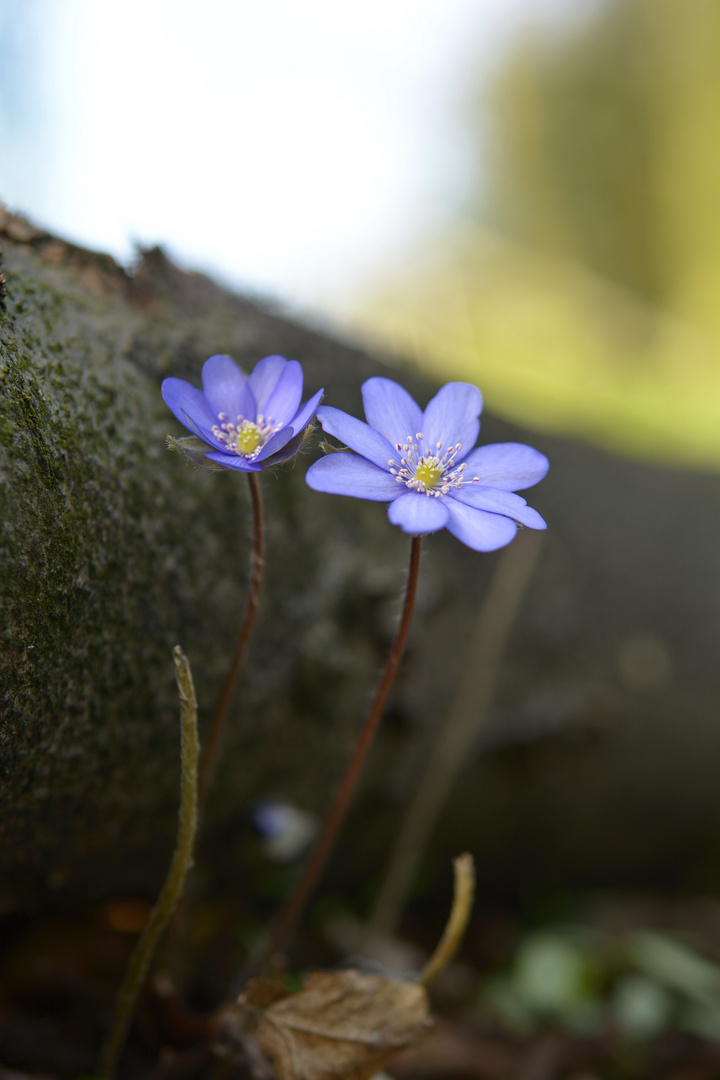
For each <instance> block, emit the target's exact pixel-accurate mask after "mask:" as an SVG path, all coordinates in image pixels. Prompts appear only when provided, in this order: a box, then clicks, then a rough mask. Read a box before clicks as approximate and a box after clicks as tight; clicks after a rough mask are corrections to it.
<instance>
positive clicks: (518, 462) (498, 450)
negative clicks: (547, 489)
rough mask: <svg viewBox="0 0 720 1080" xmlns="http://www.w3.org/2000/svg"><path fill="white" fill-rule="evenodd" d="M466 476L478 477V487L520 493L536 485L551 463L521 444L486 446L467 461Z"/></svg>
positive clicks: (480, 447)
mask: <svg viewBox="0 0 720 1080" xmlns="http://www.w3.org/2000/svg"><path fill="white" fill-rule="evenodd" d="M465 460H466V462H467V469H466V470H465V475H466V476H467V477H468V478H469V477H472V476H477V477H479V479H480V483H481V484H483V485H486V486H488V487H494V488H502V489H503V490H504V491H522V490H523V488H529V487H532V486H533V484H537V483H539V481H540V480H542V478H543V477H544V476H545V474H546V473H547V471H548V469H549V468H550V462H549V461H548V459H547V458H546V457H545V455H544V454H541V453H540V451H539V450H533V448H532V446H525V444H524V443H513V442H508V443H488V444H487V446H478V448H477V450H473V451H472V453H471V454H468V456H467V457H466V459H465Z"/></svg>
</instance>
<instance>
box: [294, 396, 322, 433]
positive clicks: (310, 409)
mask: <svg viewBox="0 0 720 1080" xmlns="http://www.w3.org/2000/svg"><path fill="white" fill-rule="evenodd" d="M324 393H325V391H324V390H318V392H317V393H316V394H313V396H312V397H311V398H308V400H307V401H306V402H305V404H304V405H303V407H302V409H300V410H299V411H298V414H297V416H293V418H292V420H291V422H290V427H291V428H292V429H293V433H294V434H295V435H297V434H298V433H299V432H301V431H304V430H305V428H306V427H307V426H308V424H309V423H310V421H311V420H312V418H313V416H314V415H315V413H316V412H317V407H318V405H319V404H320V402H321V401H322V396H323V394H324Z"/></svg>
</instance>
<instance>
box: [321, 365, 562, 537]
mask: <svg viewBox="0 0 720 1080" xmlns="http://www.w3.org/2000/svg"><path fill="white" fill-rule="evenodd" d="M362 394H363V404H364V406H365V416H366V417H367V420H368V423H367V424H364V423H363V422H362V420H357V419H355V417H353V416H350V415H349V414H348V413H344V412H341V410H340V409H334V408H332V407H331V406H323V407H322V408H321V409H318V414H317V415H318V420H319V421H320V423H321V424H322V426H323V428H324V430H325V431H326V432H327V433H328V434H329V435H333V436H335V438H337V439H339V440H340V441H341V442H343V443H344V444H345V446H347V447H349V448H350V449H351V450H354V451H355V453H354V454H348V453H335V454H329V455H328V456H327V457H324V458H321V459H320V461H316V462H315V464H314V465H311V466H310V468H309V470H308V472H307V477H306V478H307V482H308V484H309V485H310V487H311V488H313V489H314V490H315V491H324V492H327V493H328V494H331V495H351V496H354V497H355V498H358V499H372V500H374V501H376V502H389V503H390V506H389V507H388V517H389V519H390V521H391V522H392V524H393V525H399V526H400V528H401V529H402V530H403V531H404V532H406V533H410V535H412V536H420V535H423V534H425V533H432V532H437V531H438V530H439V529H448V530H449V531H450V532H451V533H452V534H453V536H456V537H457V538H458V540H461V541H462V542H463V543H464V544H467V546H468V547H470V548H473V549H474V550H475V551H495V550H496V549H497V548H501V547H504V546H505V545H506V544H509V543H510V541H511V540H512V539H513V537H514V536H515V534H516V532H517V527H518V525H525V526H527V527H528V528H530V529H545V528H546V527H547V526H546V524H545V522H544V521H543V519H542V518H541V517H540V515H539V514H538V513H537V511H536V510H533V509H531V508H530V507H529V506H528V505H527V503H526V501H525V499H523V498H522V497H521V496H520V495H516V494H515V492H516V491H519V490H522V489H523V488H528V487H532V485H533V484H537V482H538V481H539V480H542V478H543V477H544V476H545V474H546V473H547V471H548V467H549V463H548V460H547V458H546V457H545V455H544V454H541V453H539V452H538V451H537V450H533V449H532V447H530V446H525V445H523V444H522V443H492V444H488V445H487V446H480V447H477V448H476V449H473V447H474V446H475V442H476V440H477V437H478V433H479V431H480V420H479V416H480V412H481V411H482V396H481V394H480V391H479V390H478V389H477V387H475V386H471V385H470V384H469V383H461V382H452V383H448V384H447V385H446V386H443V388H442V389H441V390H440V391H439V392H438V393H437V394H436V395H435V397H434V398H433V399H432V401H431V402H430V404H429V405H428V407H427V408H426V409H425V412H422V411H421V409H420V408H419V406H418V405H417V404H416V403H415V401H414V400H413V399H412V398H411V397H410V395H409V394H408V392H407V391H406V390H404V389H403V388H402V386H399V385H398V384H397V383H396V382H393V381H392V379H382V378H372V379H368V380H367V382H366V383H364V384H363V388H362Z"/></svg>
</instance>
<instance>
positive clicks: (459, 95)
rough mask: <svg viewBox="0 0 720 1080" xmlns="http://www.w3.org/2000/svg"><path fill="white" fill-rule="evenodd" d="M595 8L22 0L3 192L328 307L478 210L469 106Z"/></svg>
mask: <svg viewBox="0 0 720 1080" xmlns="http://www.w3.org/2000/svg"><path fill="white" fill-rule="evenodd" d="M591 2H592V0H356V2H354V3H352V2H350V3H347V2H345V3H344V2H342V0H257V2H256V0H202V3H198V2H197V0H192V2H191V0H122V2H120V0H22V3H19V2H18V0H0V61H1V62H2V70H0V145H2V146H3V160H2V162H1V163H0V198H1V199H3V200H4V201H5V202H6V203H7V204H8V205H10V206H11V207H12V208H15V209H19V210H22V211H24V212H26V213H28V214H29V215H30V216H31V217H32V218H33V219H35V220H36V221H38V222H39V223H41V224H44V225H46V226H48V227H49V228H51V229H52V230H54V231H56V232H58V233H60V234H61V235H64V236H66V237H68V238H70V239H73V240H76V241H77V242H80V243H83V244H86V245H88V246H92V247H98V248H103V249H105V250H108V251H111V252H112V253H113V254H114V255H116V256H117V257H118V258H120V259H121V260H127V259H129V258H130V257H131V255H132V250H133V247H132V245H133V241H138V242H140V243H143V244H153V243H158V242H159V243H163V244H164V245H166V246H167V248H168V249H169V250H170V252H171V253H172V254H173V255H174V256H175V257H176V258H178V259H179V260H180V261H181V262H183V263H185V264H188V265H191V266H194V267H198V268H203V269H207V270H208V271H210V272H211V273H214V274H215V275H217V276H220V277H221V278H223V279H224V280H225V281H227V282H229V283H231V284H233V285H235V286H238V287H241V288H246V289H249V290H251V291H252V292H256V293H257V292H259V293H264V294H267V295H270V296H275V297H279V298H281V299H284V300H286V301H288V302H290V303H294V304H300V305H307V306H310V307H315V308H317V309H319V310H322V308H323V306H324V302H323V301H324V298H325V297H327V296H329V295H330V294H332V293H333V292H337V291H338V290H339V291H342V290H345V289H349V288H351V287H352V284H353V282H354V281H356V280H358V279H359V278H361V277H362V275H363V274H364V273H366V272H367V271H368V270H369V269H370V268H371V267H372V266H374V265H376V264H378V262H380V261H381V260H382V258H383V256H386V255H388V254H390V253H391V252H393V250H397V248H398V247H399V246H401V245H402V244H403V243H404V242H405V241H407V240H409V239H410V238H412V237H413V236H415V235H417V233H418V232H419V231H421V230H422V229H423V228H424V227H426V226H427V225H428V223H429V222H431V221H432V220H433V218H434V217H436V216H438V215H443V214H447V213H452V212H453V210H455V209H457V208H459V207H460V206H461V205H462V201H463V198H464V194H465V184H466V182H467V178H468V174H469V161H470V158H469V152H470V151H469V146H468V145H467V144H466V142H465V140H464V135H463V128H462V115H461V108H460V106H461V103H462V100H463V94H464V93H466V92H467V88H468V86H471V85H474V84H477V82H478V80H479V79H480V78H481V77H482V74H483V73H484V72H487V71H489V70H491V68H492V64H493V63H495V62H496V61H497V58H498V56H499V55H501V54H502V49H503V46H504V43H505V42H506V41H507V40H508V38H509V37H510V35H511V34H512V33H513V31H514V30H515V29H516V28H517V27H518V25H519V24H521V22H522V21H524V20H527V19H529V18H537V19H541V20H544V19H547V18H555V17H557V16H558V14H559V13H562V12H566V11H567V9H568V8H570V9H575V10H577V9H578V8H582V7H583V6H585V7H587V5H588V4H589V3H591Z"/></svg>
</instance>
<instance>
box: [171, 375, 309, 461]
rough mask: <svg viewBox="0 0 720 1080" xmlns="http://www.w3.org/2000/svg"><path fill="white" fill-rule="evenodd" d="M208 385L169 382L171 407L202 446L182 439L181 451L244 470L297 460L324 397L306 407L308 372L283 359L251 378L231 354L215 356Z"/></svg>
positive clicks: (206, 379) (206, 380) (205, 379)
mask: <svg viewBox="0 0 720 1080" xmlns="http://www.w3.org/2000/svg"><path fill="white" fill-rule="evenodd" d="M202 384H203V388H202V390H198V389H197V388H196V387H194V386H193V385H192V384H191V383H189V382H186V381H185V380H184V379H164V380H163V384H162V396H163V398H164V400H165V404H166V405H167V406H168V408H169V409H170V410H171V412H173V413H174V415H175V416H176V417H177V418H178V420H179V421H180V423H181V424H184V425H185V427H186V428H187V429H188V430H189V431H192V433H193V435H195V436H196V438H197V439H200V440H201V443H202V445H200V444H198V443H196V442H195V440H193V439H188V440H178V442H179V445H180V448H181V449H182V450H184V452H185V453H186V454H187V455H188V456H189V457H191V458H192V459H193V460H194V461H197V462H199V463H200V464H204V463H206V462H207V464H208V467H209V468H224V469H239V471H240V472H260V471H261V470H262V469H267V468H268V467H269V466H271V465H280V464H281V463H282V462H283V461H288V460H289V459H290V458H291V457H294V455H295V454H296V453H297V452H298V450H299V449H300V446H301V444H302V440H303V436H304V434H305V429H306V428H307V426H308V424H309V423H310V421H311V420H312V418H313V416H314V415H315V410H316V409H317V407H318V405H319V404H320V399H321V398H322V394H323V392H322V390H318V392H317V394H315V395H314V396H313V397H311V398H310V400H309V401H307V402H306V403H305V404H304V405H303V406H302V408H301V407H300V399H301V397H302V389H303V374H302V368H301V367H300V365H299V364H298V362H297V360H285V359H284V357H282V356H266V357H265V359H264V360H261V361H260V362H259V363H258V364H257V365H256V366H255V368H254V370H253V371H252V372H251V373H250V375H249V376H248V377H247V379H246V378H245V376H244V375H243V373H242V371H241V370H240V368H239V367H238V366H237V364H236V363H235V362H234V361H233V360H231V359H230V357H229V356H221V355H218V356H211V357H210V359H209V360H206V361H205V363H204V364H203V369H202ZM210 462H212V463H213V464H212V465H211V464H210Z"/></svg>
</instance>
